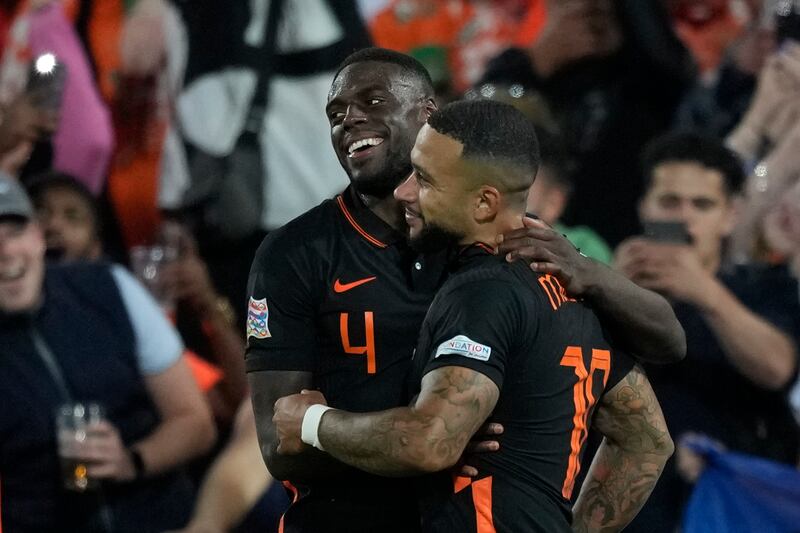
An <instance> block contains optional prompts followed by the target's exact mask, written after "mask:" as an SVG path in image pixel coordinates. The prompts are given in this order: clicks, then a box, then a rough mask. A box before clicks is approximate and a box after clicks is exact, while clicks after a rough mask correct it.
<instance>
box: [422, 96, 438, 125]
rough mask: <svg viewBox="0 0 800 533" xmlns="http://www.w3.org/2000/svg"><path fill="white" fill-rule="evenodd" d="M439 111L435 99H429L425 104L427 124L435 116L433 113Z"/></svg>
mask: <svg viewBox="0 0 800 533" xmlns="http://www.w3.org/2000/svg"><path fill="white" fill-rule="evenodd" d="M437 109H439V108H438V107H437V106H436V102H434V100H433V98H428V100H427V101H426V102H425V121H426V122H427V120H428V119H429V118H431V115H433V113H434V112H435V111H436V110H437Z"/></svg>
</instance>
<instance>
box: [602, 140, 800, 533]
mask: <svg viewBox="0 0 800 533" xmlns="http://www.w3.org/2000/svg"><path fill="white" fill-rule="evenodd" d="M644 172H645V176H646V179H647V186H646V192H645V195H644V197H643V198H642V200H641V202H640V205H639V212H640V216H641V219H642V221H643V222H646V221H664V220H671V221H681V222H684V223H685V224H686V227H687V230H688V234H689V236H690V238H691V244H689V245H684V244H670V243H662V242H654V241H653V240H649V239H647V238H642V237H635V238H632V239H629V240H627V241H625V242H624V243H623V244H622V245H621V246H620V247H619V249H618V250H617V254H616V259H615V263H616V266H617V268H618V269H619V270H621V271H622V272H623V273H624V274H625V275H627V276H628V277H629V278H630V279H632V280H633V281H635V282H636V283H638V284H639V285H641V286H643V287H646V288H649V289H652V290H655V291H657V292H659V293H661V294H663V295H664V296H666V297H667V298H668V299H670V300H671V301H672V303H673V307H674V309H675V313H676V315H677V316H678V319H679V320H680V322H681V324H682V325H683V327H684V329H685V331H686V338H687V355H686V359H685V360H684V361H682V362H680V363H677V364H675V365H671V366H669V367H660V368H657V367H650V368H648V374H649V375H650V378H651V381H652V383H653V388H654V389H655V391H656V394H657V395H658V398H659V401H660V402H661V405H662V408H663V410H664V416H665V418H666V420H667V423H668V425H669V427H670V431H671V433H672V434H673V435H675V437H676V441H678V439H680V438H681V436H682V435H683V434H685V433H688V432H698V433H704V434H706V435H708V436H710V437H711V438H713V439H715V440H717V441H719V442H721V443H722V444H723V445H724V446H726V447H727V448H729V449H731V450H735V451H741V452H745V453H750V454H753V455H757V456H761V457H765V458H769V459H773V460H775V461H780V462H784V463H789V464H796V461H797V457H798V431H797V426H796V425H795V423H794V421H793V419H792V416H791V414H790V411H789V408H788V405H787V402H786V397H785V395H784V392H785V388H786V387H787V386H788V385H789V382H790V381H791V380H792V378H793V376H794V375H795V372H796V366H797V342H798V339H800V303H799V302H798V297H797V295H798V286H797V281H796V280H794V279H792V278H791V277H790V276H789V275H788V273H787V271H786V269H785V268H782V267H763V268H762V267H759V266H756V265H744V266H741V267H738V268H736V269H735V270H733V271H730V272H728V271H725V270H724V269H722V255H723V254H722V252H723V245H724V242H725V240H726V238H727V236H728V235H729V234H730V232H731V230H732V229H733V225H734V223H735V220H736V219H735V212H736V209H735V198H736V195H737V194H738V192H739V190H740V188H741V185H742V182H743V180H744V174H743V172H742V170H741V166H740V163H739V161H738V159H737V158H736V157H735V156H734V155H733V154H732V153H731V152H729V151H728V150H727V149H725V148H724V147H723V146H722V145H721V144H720V143H719V142H718V141H714V140H710V139H706V138H703V137H699V136H696V135H691V134H677V135H670V136H667V137H664V138H661V139H658V140H657V141H654V142H653V144H651V145H650V146H649V148H648V150H647V151H646V153H645V157H644ZM687 490H688V487H687V486H686V485H685V484H684V483H683V481H682V480H681V479H680V478H679V477H678V476H677V473H676V471H675V468H674V464H673V462H670V463H668V465H667V468H666V470H665V472H664V475H663V476H662V478H661V481H660V482H659V485H658V486H657V487H656V490H655V491H654V492H653V495H652V496H651V498H650V500H649V501H648V503H647V504H646V505H645V507H644V509H643V510H642V512H641V513H640V515H639V517H637V519H636V520H635V521H634V522H633V524H632V525H631V526H630V528H629V530H630V531H647V532H657V531H665V532H667V531H669V532H671V531H674V529H675V527H676V525H677V524H678V519H679V517H680V513H679V512H676V510H679V509H682V507H683V505H684V503H685V497H686V495H687V494H686V492H687Z"/></svg>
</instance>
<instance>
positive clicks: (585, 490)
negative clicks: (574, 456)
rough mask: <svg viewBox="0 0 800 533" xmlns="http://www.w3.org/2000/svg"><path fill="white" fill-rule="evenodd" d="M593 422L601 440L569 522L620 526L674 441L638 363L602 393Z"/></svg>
mask: <svg viewBox="0 0 800 533" xmlns="http://www.w3.org/2000/svg"><path fill="white" fill-rule="evenodd" d="M592 423H593V425H594V427H595V428H596V429H597V430H598V431H600V433H602V434H603V435H604V436H605V439H603V442H602V444H601V445H600V448H599V449H598V450H597V454H596V455H595V458H594V461H593V462H592V466H591V467H590V469H589V474H588V475H587V477H586V481H584V483H583V486H582V487H581V492H580V494H579V495H578V499H577V501H576V502H575V507H574V509H573V526H572V527H573V530H574V531H578V532H610V531H620V530H621V529H622V528H624V527H625V526H626V525H627V524H628V523H629V522H630V521H631V520H633V518H634V517H635V516H636V514H637V513H638V512H639V510H640V509H641V508H642V506H643V505H644V503H645V502H646V501H647V498H648V496H649V495H650V493H651V492H652V490H653V488H654V487H655V485H656V482H657V481H658V478H659V476H660V475H661V472H662V470H663V469H664V465H665V464H666V462H667V459H669V457H670V456H671V455H672V452H673V451H674V445H673V443H672V439H671V438H670V435H669V431H668V430H667V424H666V422H665V421H664V415H663V414H662V413H661V407H660V406H659V404H658V400H657V399H656V397H655V394H654V393H653V389H652V388H651V387H650V383H649V382H648V380H647V376H645V374H644V372H643V371H642V369H641V368H639V367H638V366H636V367H634V368H633V370H631V371H630V372H629V373H628V375H627V376H626V377H625V379H623V380H622V381H620V382H619V383H618V384H617V385H616V386H615V387H614V388H613V389H611V390H610V391H609V392H608V393H607V394H606V395H605V396H604V398H603V400H602V402H601V404H600V405H599V406H598V408H597V413H596V414H595V416H594V420H593V422H592Z"/></svg>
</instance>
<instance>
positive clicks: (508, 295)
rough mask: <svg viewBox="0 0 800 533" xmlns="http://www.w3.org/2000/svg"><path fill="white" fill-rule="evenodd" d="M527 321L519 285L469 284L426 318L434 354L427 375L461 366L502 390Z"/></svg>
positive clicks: (440, 302) (446, 296) (438, 301)
mask: <svg viewBox="0 0 800 533" xmlns="http://www.w3.org/2000/svg"><path fill="white" fill-rule="evenodd" d="M528 319H532V317H525V316H524V311H523V306H522V305H521V303H520V302H519V298H518V296H517V292H515V290H514V286H513V285H512V284H511V283H509V282H504V281H499V280H483V281H473V282H469V283H464V284H462V285H460V286H458V287H455V288H453V289H452V290H449V291H447V292H445V293H443V294H440V296H439V297H437V298H436V300H435V301H434V303H433V305H432V307H431V310H430V312H429V314H428V318H427V319H426V327H427V328H428V336H429V338H430V340H431V343H430V352H431V353H428V354H425V356H426V357H427V358H428V364H427V365H426V366H425V370H424V373H423V375H424V374H427V373H428V372H430V371H432V370H435V369H437V368H441V367H445V366H461V367H466V368H470V369H472V370H475V371H476V372H480V373H481V374H484V375H485V376H486V377H488V378H489V379H491V380H492V381H494V382H495V384H496V385H497V387H498V388H501V389H502V386H503V378H504V376H505V372H506V368H507V365H508V364H509V357H510V356H511V354H512V353H513V351H514V348H515V347H516V346H517V341H518V339H516V338H515V337H516V336H517V335H516V334H517V332H518V331H521V328H520V325H521V324H522V321H523V320H528Z"/></svg>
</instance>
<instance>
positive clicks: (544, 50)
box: [530, 0, 622, 78]
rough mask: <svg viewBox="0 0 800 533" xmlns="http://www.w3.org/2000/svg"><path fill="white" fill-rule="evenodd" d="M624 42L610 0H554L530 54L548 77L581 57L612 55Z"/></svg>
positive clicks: (551, 1) (538, 69)
mask: <svg viewBox="0 0 800 533" xmlns="http://www.w3.org/2000/svg"><path fill="white" fill-rule="evenodd" d="M621 44H622V32H621V30H620V27H619V24H618V22H617V19H616V14H615V12H614V5H613V3H612V2H611V1H610V0H599V1H595V0H550V1H548V2H547V22H546V23H545V26H544V28H543V29H542V33H541V35H540V36H539V38H538V39H537V40H536V42H535V43H534V44H533V45H532V47H531V49H530V55H531V58H532V60H533V64H534V66H535V67H536V72H537V73H538V74H539V75H540V76H542V77H545V78H547V77H549V76H550V75H552V74H553V73H554V72H556V71H558V70H559V69H560V68H562V67H564V66H567V65H569V64H571V63H574V62H576V61H580V60H581V59H585V58H588V57H603V56H607V55H610V54H612V53H613V52H614V51H616V50H617V49H618V48H619V47H620V45H621Z"/></svg>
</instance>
